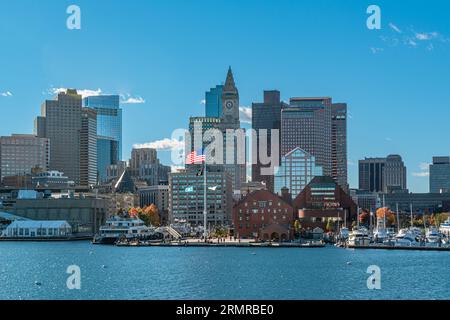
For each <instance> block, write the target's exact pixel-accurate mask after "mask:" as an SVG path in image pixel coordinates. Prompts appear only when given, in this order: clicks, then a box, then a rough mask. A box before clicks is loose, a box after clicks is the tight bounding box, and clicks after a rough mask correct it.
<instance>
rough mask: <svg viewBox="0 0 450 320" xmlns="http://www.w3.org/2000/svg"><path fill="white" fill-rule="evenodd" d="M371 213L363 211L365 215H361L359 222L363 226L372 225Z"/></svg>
mask: <svg viewBox="0 0 450 320" xmlns="http://www.w3.org/2000/svg"><path fill="white" fill-rule="evenodd" d="M369 219H370V213H369V212H367V211H363V213H361V214H360V215H359V222H360V223H361V224H363V225H368V224H369V223H370V220H369Z"/></svg>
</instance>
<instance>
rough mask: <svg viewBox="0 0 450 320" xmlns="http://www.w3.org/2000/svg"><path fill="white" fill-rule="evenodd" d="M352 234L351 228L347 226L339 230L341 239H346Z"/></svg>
mask: <svg viewBox="0 0 450 320" xmlns="http://www.w3.org/2000/svg"><path fill="white" fill-rule="evenodd" d="M349 236H350V230H349V229H348V228H346V227H344V228H341V231H340V232H339V240H344V241H346V240H347V239H348V238H349Z"/></svg>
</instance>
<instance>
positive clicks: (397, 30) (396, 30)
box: [389, 22, 402, 33]
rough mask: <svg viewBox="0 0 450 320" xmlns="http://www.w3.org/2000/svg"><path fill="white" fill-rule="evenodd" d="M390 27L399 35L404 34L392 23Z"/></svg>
mask: <svg viewBox="0 0 450 320" xmlns="http://www.w3.org/2000/svg"><path fill="white" fill-rule="evenodd" d="M389 27H390V28H391V29H392V30H394V31H395V32H397V33H402V30H400V28H399V27H397V26H396V25H395V24H393V23H392V22H390V23H389Z"/></svg>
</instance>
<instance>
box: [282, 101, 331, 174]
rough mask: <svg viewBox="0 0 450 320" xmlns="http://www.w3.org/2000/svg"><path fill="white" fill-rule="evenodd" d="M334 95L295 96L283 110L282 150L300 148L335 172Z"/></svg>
mask: <svg viewBox="0 0 450 320" xmlns="http://www.w3.org/2000/svg"><path fill="white" fill-rule="evenodd" d="M331 104H332V103H331V98H292V99H290V106H289V107H288V108H284V109H283V110H282V112H281V153H282V155H286V154H287V153H288V152H290V151H292V150H294V149H295V148H301V149H303V150H304V151H306V152H308V153H310V154H311V155H313V156H314V157H315V159H316V164H317V165H318V166H320V167H322V169H323V174H324V175H325V176H332V112H331Z"/></svg>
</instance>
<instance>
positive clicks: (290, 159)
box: [275, 148, 323, 198]
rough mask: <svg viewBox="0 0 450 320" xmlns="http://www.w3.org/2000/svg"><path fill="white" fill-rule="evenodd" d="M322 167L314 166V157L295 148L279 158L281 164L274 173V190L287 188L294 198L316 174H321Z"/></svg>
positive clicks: (278, 191) (279, 192) (279, 190)
mask: <svg viewBox="0 0 450 320" xmlns="http://www.w3.org/2000/svg"><path fill="white" fill-rule="evenodd" d="M322 174H323V172H322V167H319V166H316V159H315V157H313V156H312V155H311V154H309V153H308V152H306V151H305V150H303V149H300V148H295V149H294V150H292V151H291V152H289V153H288V154H286V155H285V156H283V157H282V158H281V166H280V167H279V168H278V171H277V172H276V173H275V192H276V193H278V194H279V195H281V189H283V188H288V189H289V192H290V193H291V194H292V196H293V197H294V198H295V197H296V196H298V195H299V194H300V193H301V192H302V191H303V189H304V188H305V187H306V186H307V185H308V183H310V182H311V180H312V179H313V178H314V177H316V176H322Z"/></svg>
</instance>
